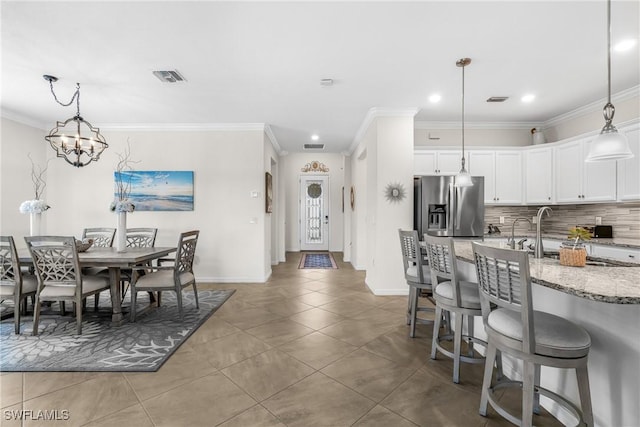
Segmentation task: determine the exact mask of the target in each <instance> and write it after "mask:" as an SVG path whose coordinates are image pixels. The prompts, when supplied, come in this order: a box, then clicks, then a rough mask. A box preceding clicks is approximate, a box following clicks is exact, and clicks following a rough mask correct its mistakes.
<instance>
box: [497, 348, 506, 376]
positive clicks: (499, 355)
mask: <svg viewBox="0 0 640 427" xmlns="http://www.w3.org/2000/svg"><path fill="white" fill-rule="evenodd" d="M503 375H504V374H503V373H502V353H501V352H500V351H497V352H496V381H502V377H503Z"/></svg>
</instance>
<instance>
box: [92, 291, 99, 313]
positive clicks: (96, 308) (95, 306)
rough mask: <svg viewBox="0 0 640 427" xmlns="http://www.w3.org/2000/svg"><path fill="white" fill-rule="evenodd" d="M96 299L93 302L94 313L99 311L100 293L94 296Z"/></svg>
mask: <svg viewBox="0 0 640 427" xmlns="http://www.w3.org/2000/svg"><path fill="white" fill-rule="evenodd" d="M93 297H94V298H95V299H94V300H93V311H98V306H99V305H100V292H98V293H97V294H95V295H94V296H93Z"/></svg>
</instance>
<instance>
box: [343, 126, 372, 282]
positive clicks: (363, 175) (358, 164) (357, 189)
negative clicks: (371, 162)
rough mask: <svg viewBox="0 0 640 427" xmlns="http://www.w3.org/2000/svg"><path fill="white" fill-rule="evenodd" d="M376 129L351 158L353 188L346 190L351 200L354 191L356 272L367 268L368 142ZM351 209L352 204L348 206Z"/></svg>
mask: <svg viewBox="0 0 640 427" xmlns="http://www.w3.org/2000/svg"><path fill="white" fill-rule="evenodd" d="M374 131H375V128H369V129H368V130H367V132H366V133H365V136H364V137H363V139H362V142H361V143H360V146H358V149H356V151H355V152H354V154H353V155H352V156H351V187H349V189H346V188H345V193H347V194H348V196H349V200H350V196H351V188H352V187H353V191H354V201H355V203H354V205H353V209H352V210H351V264H352V265H353V267H354V268H355V269H356V270H365V269H366V268H367V202H366V201H367V188H368V187H367V186H368V183H367V162H368V158H367V147H366V146H367V140H368V139H371V138H372V135H373V132H374ZM348 206H349V209H351V206H350V204H349V205H348Z"/></svg>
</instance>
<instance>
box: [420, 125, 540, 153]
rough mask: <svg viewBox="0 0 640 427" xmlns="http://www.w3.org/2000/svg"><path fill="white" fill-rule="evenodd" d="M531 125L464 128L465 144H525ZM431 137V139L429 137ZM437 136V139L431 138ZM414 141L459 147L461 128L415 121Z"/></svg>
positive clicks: (526, 143) (430, 145) (428, 144)
mask: <svg viewBox="0 0 640 427" xmlns="http://www.w3.org/2000/svg"><path fill="white" fill-rule="evenodd" d="M532 127H534V126H531V127H527V128H526V129H525V128H521V129H472V128H471V129H469V128H466V127H465V130H464V144H465V146H470V147H473V146H487V145H489V146H526V145H531V144H532V143H533V139H532V136H531V128H532ZM430 138H432V139H430ZM433 138H439V139H433ZM414 143H415V146H416V147H434V146H435V147H451V148H454V149H455V148H459V147H460V144H462V130H461V129H459V125H458V126H457V127H454V128H452V129H438V128H429V124H428V123H422V122H416V124H415V134H414Z"/></svg>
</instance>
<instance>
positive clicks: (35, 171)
mask: <svg viewBox="0 0 640 427" xmlns="http://www.w3.org/2000/svg"><path fill="white" fill-rule="evenodd" d="M27 157H28V158H29V160H30V161H31V182H33V190H34V191H35V193H36V198H35V200H40V196H42V193H43V192H44V189H45V188H46V186H47V181H45V180H44V174H45V173H46V172H47V169H49V161H50V160H51V159H48V160H47V163H45V165H44V167H42V166H38V165H36V164H35V162H34V161H33V158H31V153H29V154H27Z"/></svg>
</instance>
